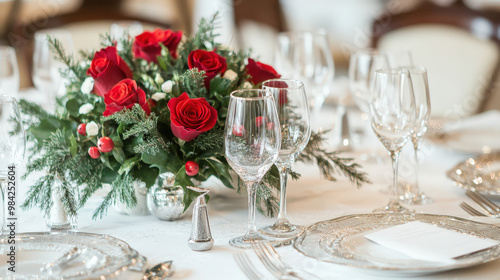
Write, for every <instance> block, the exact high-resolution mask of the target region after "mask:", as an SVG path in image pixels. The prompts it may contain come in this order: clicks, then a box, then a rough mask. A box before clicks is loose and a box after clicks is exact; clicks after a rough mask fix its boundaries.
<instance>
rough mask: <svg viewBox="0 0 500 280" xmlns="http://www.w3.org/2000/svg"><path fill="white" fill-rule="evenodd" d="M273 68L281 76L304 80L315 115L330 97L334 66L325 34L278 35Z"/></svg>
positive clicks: (296, 32) (311, 108)
mask: <svg viewBox="0 0 500 280" xmlns="http://www.w3.org/2000/svg"><path fill="white" fill-rule="evenodd" d="M275 66H276V69H277V70H278V72H279V73H281V75H282V76H283V77H289V78H293V79H298V80H301V81H303V83H304V85H305V87H306V88H307V89H308V101H309V106H310V110H311V112H312V113H313V114H314V116H317V114H318V112H319V110H320V109H321V107H322V106H323V103H324V102H325V99H326V97H327V96H328V94H330V83H331V82H332V80H333V77H334V73H335V66H334V62H333V57H332V52H331V48H330V44H329V42H328V37H327V34H326V32H324V31H317V32H308V31H294V32H283V33H280V34H279V35H278V46H277V50H276V53H275Z"/></svg>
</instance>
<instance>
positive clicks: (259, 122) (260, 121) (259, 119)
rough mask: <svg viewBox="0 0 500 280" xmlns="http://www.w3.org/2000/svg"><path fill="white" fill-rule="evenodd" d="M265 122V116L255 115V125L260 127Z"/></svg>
mask: <svg viewBox="0 0 500 280" xmlns="http://www.w3.org/2000/svg"><path fill="white" fill-rule="evenodd" d="M265 123H267V118H266V117H256V118H255V125H256V126H257V127H260V126H261V125H263V124H265Z"/></svg>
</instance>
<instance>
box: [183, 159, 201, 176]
mask: <svg viewBox="0 0 500 280" xmlns="http://www.w3.org/2000/svg"><path fill="white" fill-rule="evenodd" d="M185 167H186V174H187V175H188V176H196V174H198V171H199V170H200V166H199V165H198V163H196V162H194V161H191V160H190V161H188V162H186V164H185Z"/></svg>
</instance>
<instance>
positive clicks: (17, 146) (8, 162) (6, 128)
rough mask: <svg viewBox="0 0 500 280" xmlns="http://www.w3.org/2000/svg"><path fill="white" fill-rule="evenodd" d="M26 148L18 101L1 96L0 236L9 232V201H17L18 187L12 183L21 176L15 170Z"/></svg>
mask: <svg viewBox="0 0 500 280" xmlns="http://www.w3.org/2000/svg"><path fill="white" fill-rule="evenodd" d="M25 146H26V136H25V132H24V129H23V123H22V118H21V113H20V111H19V108H18V106H17V100H16V99H15V98H14V97H12V96H8V95H0V187H1V200H2V227H1V230H0V234H4V233H6V232H7V205H8V203H7V200H9V201H10V200H11V199H15V189H16V188H17V187H18V186H15V185H13V183H11V182H12V181H13V180H14V179H15V176H18V175H19V174H20V172H19V171H17V172H16V170H15V169H13V168H15V165H16V164H19V163H21V162H22V161H23V159H24V151H25ZM16 174H17V175H16ZM14 184H15V183H14ZM12 193H13V194H14V195H12Z"/></svg>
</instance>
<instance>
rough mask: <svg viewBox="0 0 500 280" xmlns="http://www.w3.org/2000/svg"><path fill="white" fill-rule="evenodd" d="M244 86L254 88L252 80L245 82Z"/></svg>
mask: <svg viewBox="0 0 500 280" xmlns="http://www.w3.org/2000/svg"><path fill="white" fill-rule="evenodd" d="M243 88H248V89H252V88H253V85H252V84H251V83H250V82H245V83H244V84H243Z"/></svg>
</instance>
